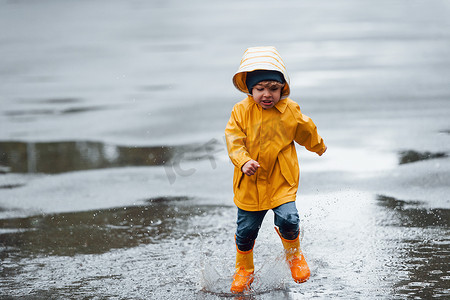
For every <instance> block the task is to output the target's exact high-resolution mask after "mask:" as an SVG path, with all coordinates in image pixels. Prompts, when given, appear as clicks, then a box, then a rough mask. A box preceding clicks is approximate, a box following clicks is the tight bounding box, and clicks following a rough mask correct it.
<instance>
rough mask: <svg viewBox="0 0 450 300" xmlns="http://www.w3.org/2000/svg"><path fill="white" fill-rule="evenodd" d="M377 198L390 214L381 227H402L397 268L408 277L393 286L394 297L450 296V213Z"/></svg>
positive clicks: (425, 297) (385, 198)
mask: <svg viewBox="0 0 450 300" xmlns="http://www.w3.org/2000/svg"><path fill="white" fill-rule="evenodd" d="M377 199H378V204H379V206H381V207H384V208H386V209H387V210H389V211H390V212H391V215H390V217H386V219H384V220H383V221H382V223H383V224H381V225H384V226H389V227H395V228H401V236H402V237H403V238H402V239H400V240H399V241H397V242H396V243H397V246H396V247H395V251H396V252H397V253H399V254H400V261H399V262H398V269H399V271H400V272H401V273H403V274H405V275H406V276H405V277H404V278H398V281H397V282H396V283H395V284H394V287H393V289H394V291H395V294H396V295H404V296H405V297H411V298H413V297H414V299H432V298H445V297H448V296H449V291H448V287H449V280H450V278H449V276H448V275H449V274H450V268H449V264H448V257H449V255H450V238H449V233H450V231H449V225H450V224H449V222H450V210H448V209H426V208H423V207H421V205H422V204H423V202H420V201H404V200H398V199H395V198H393V197H388V196H382V195H379V196H378V198H377ZM389 211H388V214H389Z"/></svg>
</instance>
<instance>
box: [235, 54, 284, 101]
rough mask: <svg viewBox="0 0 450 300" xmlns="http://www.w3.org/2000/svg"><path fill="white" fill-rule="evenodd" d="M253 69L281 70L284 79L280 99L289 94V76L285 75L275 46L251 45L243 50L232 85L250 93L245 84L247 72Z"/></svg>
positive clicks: (282, 63)
mask: <svg viewBox="0 0 450 300" xmlns="http://www.w3.org/2000/svg"><path fill="white" fill-rule="evenodd" d="M255 70H272V71H278V72H281V73H282V74H283V77H284V80H285V81H286V84H285V85H284V88H283V91H282V92H281V99H284V98H287V97H288V96H289V94H290V88H289V76H288V75H287V72H286V67H285V65H284V62H283V59H282V58H281V56H280V53H278V51H277V49H275V47H251V48H248V49H247V50H245V52H244V55H243V56H242V59H241V63H240V65H239V70H238V71H237V72H236V74H234V76H233V84H234V86H235V87H236V88H237V89H238V90H239V91H241V92H243V93H246V94H248V95H250V93H249V91H248V88H247V84H246V78H247V73H248V72H252V71H255Z"/></svg>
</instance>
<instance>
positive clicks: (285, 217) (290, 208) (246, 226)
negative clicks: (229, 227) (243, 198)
mask: <svg viewBox="0 0 450 300" xmlns="http://www.w3.org/2000/svg"><path fill="white" fill-rule="evenodd" d="M272 211H273V212H274V214H275V217H274V223H275V225H276V226H277V227H278V229H279V231H280V234H281V236H282V237H283V238H285V239H287V240H294V239H296V238H297V237H298V233H299V223H300V218H299V216H298V211H297V207H296V206H295V202H288V203H285V204H282V205H280V206H278V207H275V208H274V209H272ZM266 213H267V210H261V211H246V210H242V209H240V208H238V213H237V229H236V245H237V247H238V249H239V250H240V251H248V250H251V249H252V248H253V245H254V244H255V240H256V237H257V236H258V232H259V229H260V228H261V224H262V222H263V219H264V216H265V215H266Z"/></svg>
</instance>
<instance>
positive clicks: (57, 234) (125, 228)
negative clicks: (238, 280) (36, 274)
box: [0, 197, 203, 258]
mask: <svg viewBox="0 0 450 300" xmlns="http://www.w3.org/2000/svg"><path fill="white" fill-rule="evenodd" d="M188 200H189V199H188V198H184V197H180V198H155V199H149V200H147V201H146V203H147V204H146V205H141V206H130V207H120V208H110V209H105V210H95V211H84V212H72V213H61V214H52V215H38V216H33V217H28V218H16V219H0V228H1V230H0V237H1V246H2V250H3V251H2V253H1V257H2V258H6V257H8V258H13V257H18V258H23V257H33V256H36V255H65V256H72V255H76V254H101V253H105V252H108V251H110V250H111V249H117V248H128V247H135V246H137V245H141V244H147V243H152V242H153V241H154V240H155V239H163V238H165V237H167V236H169V235H172V237H173V232H172V229H173V228H174V226H175V224H176V223H177V222H180V221H182V220H186V219H188V218H189V217H193V216H195V215H199V214H202V213H203V211H202V210H201V209H200V208H198V207H195V206H187V205H186V206H184V205H182V204H181V205H180V202H186V201H188ZM174 202H177V205H176V206H175V205H173V203H174Z"/></svg>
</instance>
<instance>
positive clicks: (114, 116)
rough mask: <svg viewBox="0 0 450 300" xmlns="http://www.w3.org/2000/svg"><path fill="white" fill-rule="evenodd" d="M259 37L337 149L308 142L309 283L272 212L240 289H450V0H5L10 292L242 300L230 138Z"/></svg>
mask: <svg viewBox="0 0 450 300" xmlns="http://www.w3.org/2000/svg"><path fill="white" fill-rule="evenodd" d="M258 45H274V46H276V47H277V48H278V50H279V51H280V52H281V54H282V56H283V58H284V60H285V62H286V64H287V66H288V72H289V74H290V76H291V84H292V89H291V90H292V93H291V98H292V99H293V100H295V101H297V102H298V103H299V104H300V106H301V108H302V111H303V112H304V113H305V114H306V115H308V116H310V117H311V118H312V119H313V120H314V121H315V123H316V124H317V126H318V128H319V132H320V134H321V135H322V136H323V137H324V139H325V141H326V143H327V145H328V151H327V153H326V154H325V155H324V156H323V157H318V156H316V155H315V154H311V153H308V152H307V151H306V150H304V149H301V148H299V149H298V152H299V161H300V166H301V186H300V189H299V193H298V200H297V207H298V209H299V211H300V214H301V219H302V232H303V235H304V236H303V240H302V248H303V250H304V252H305V254H306V257H307V259H308V261H309V263H310V266H311V269H312V276H311V279H310V280H309V281H308V282H307V283H304V284H301V285H297V284H295V283H293V282H292V281H291V280H290V278H289V274H288V270H287V269H286V266H285V265H284V264H283V262H282V252H281V251H282V250H281V242H280V241H279V240H278V237H277V235H276V234H275V232H274V230H273V225H272V224H273V221H272V214H271V213H269V214H268V216H267V217H266V220H265V222H264V223H263V228H262V229H261V233H260V236H259V238H258V240H257V243H256V246H255V265H256V272H257V273H256V274H257V280H256V281H255V283H254V284H253V290H252V291H251V292H250V293H249V295H247V296H245V298H248V299H310V298H313V297H318V298H324V299H331V298H332V299H336V298H342V299H407V298H414V297H417V298H419V299H429V298H432V297H435V298H448V297H449V288H450V270H449V267H448V265H449V254H450V250H449V244H450V238H449V220H450V213H449V209H450V196H449V195H450V184H449V183H450V160H449V158H448V154H449V153H450V147H449V145H450V143H449V142H450V138H449V134H450V121H449V120H450V119H449V117H448V116H449V113H450V85H449V81H448V78H450V58H449V55H448V49H450V3H449V2H448V1H445V0H442V1H438V0H432V1H407V0H396V1H387V0H386V1H356V0H348V1H322V0H321V1H314V2H312V1H283V2H280V3H278V2H276V1H231V2H230V1H189V3H188V2H185V1H151V2H149V1H139V0H134V1H101V0H98V1H68V0H64V1H48V0H43V1H6V0H0V61H1V64H0V65H1V68H0V101H1V106H0V247H1V248H0V251H1V252H0V257H1V260H2V263H1V267H0V274H1V277H0V297H1V298H5V299H9V298H12V299H16V298H17V299H19V298H20V299H36V298H38V299H48V298H51V299H59V298H61V299H67V298H71V299H220V298H226V297H230V295H229V294H228V289H229V285H230V283H231V275H232V272H233V263H234V262H233V260H234V251H235V246H234V242H233V234H234V230H235V214H236V209H235V207H234V204H233V202H232V196H233V195H232V190H231V188H232V187H231V177H232V171H233V168H232V165H231V163H230V162H229V160H228V158H227V154H226V148H225V145H224V140H223V130H224V127H225V124H226V122H227V120H228V117H229V114H230V112H231V108H232V106H233V105H234V103H236V102H237V101H239V100H241V99H242V98H243V97H244V95H242V94H240V93H239V92H238V91H236V90H235V89H234V87H233V86H232V83H231V77H232V75H233V74H234V72H235V71H236V70H237V67H238V63H239V60H240V58H241V55H242V53H243V51H244V50H245V48H247V47H250V46H258Z"/></svg>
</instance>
